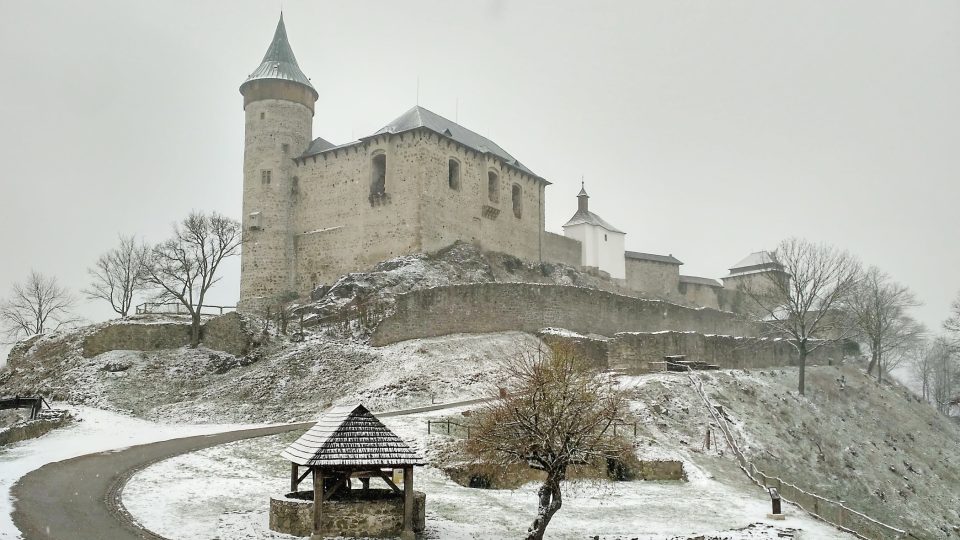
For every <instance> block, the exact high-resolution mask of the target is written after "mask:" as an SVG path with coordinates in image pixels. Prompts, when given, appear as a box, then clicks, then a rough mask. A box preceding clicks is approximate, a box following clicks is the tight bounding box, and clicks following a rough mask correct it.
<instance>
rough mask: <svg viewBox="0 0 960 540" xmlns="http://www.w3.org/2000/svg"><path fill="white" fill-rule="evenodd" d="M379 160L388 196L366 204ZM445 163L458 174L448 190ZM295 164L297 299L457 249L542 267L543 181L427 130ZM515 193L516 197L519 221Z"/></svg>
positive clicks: (385, 137)
mask: <svg viewBox="0 0 960 540" xmlns="http://www.w3.org/2000/svg"><path fill="white" fill-rule="evenodd" d="M379 154H383V155H384V156H385V157H386V180H385V188H386V189H385V191H386V195H385V196H382V197H377V198H371V195H370V193H371V191H370V187H371V183H372V180H373V174H374V173H373V171H374V169H373V158H374V156H376V155H379ZM451 160H454V161H455V162H456V163H457V165H458V169H459V175H458V178H457V181H456V182H455V183H454V187H451V182H450V175H449V167H450V161H451ZM298 163H299V165H298V167H297V171H296V177H297V179H298V182H297V188H298V189H297V193H296V194H295V197H294V210H293V212H294V215H295V219H294V222H293V223H294V225H293V228H294V233H295V235H294V237H295V254H296V275H297V282H296V290H297V291H298V292H301V293H302V292H304V291H309V290H311V289H312V288H314V287H315V286H317V285H320V284H328V285H329V284H330V283H332V282H334V281H335V280H336V279H337V278H339V277H340V276H341V275H343V274H346V273H348V272H354V271H360V270H364V269H366V268H369V267H371V266H373V265H374V264H376V263H378V262H380V261H383V260H385V259H389V258H392V257H396V256H398V255H403V254H408V253H415V252H419V251H435V250H438V249H441V248H444V247H446V246H449V245H450V244H452V243H454V242H455V241H457V240H462V241H467V242H471V243H474V244H477V245H479V246H480V247H482V248H483V249H487V250H492V251H498V252H502V253H507V254H510V255H513V256H516V257H519V258H521V259H524V260H528V261H539V260H541V245H540V243H541V241H540V236H541V232H542V230H543V182H542V181H541V180H539V179H535V178H533V177H530V176H528V175H525V174H521V173H519V172H517V171H516V170H515V169H513V168H511V167H507V166H504V165H502V164H501V162H500V161H499V159H496V158H493V157H491V156H489V155H487V154H480V153H477V152H475V151H472V150H469V149H467V148H464V147H463V146H461V145H459V144H456V143H454V142H452V141H450V140H449V139H447V138H445V137H441V136H439V135H437V134H434V133H432V132H430V131H429V130H425V129H419V130H414V131H411V132H406V133H400V134H396V135H382V136H379V137H375V138H373V139H371V140H369V141H365V142H363V143H358V144H355V145H352V146H349V147H345V148H343V149H340V150H335V151H332V152H326V153H324V154H321V155H317V156H311V157H308V158H305V159H303V160H302V161H298ZM490 172H493V173H495V174H496V175H497V178H498V179H499V182H498V183H499V191H498V192H497V195H496V196H495V197H494V198H495V199H496V201H495V202H494V201H490V200H489V196H488V191H487V187H488V176H487V175H488V173H490ZM514 186H516V187H517V189H518V190H519V194H520V197H519V201H518V202H519V205H518V207H517V212H515V211H514V204H513V191H514ZM517 214H519V217H518V215H517Z"/></svg>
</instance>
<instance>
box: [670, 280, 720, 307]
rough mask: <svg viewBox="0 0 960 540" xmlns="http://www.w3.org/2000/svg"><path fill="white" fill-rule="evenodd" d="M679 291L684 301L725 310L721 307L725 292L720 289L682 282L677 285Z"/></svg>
mask: <svg viewBox="0 0 960 540" xmlns="http://www.w3.org/2000/svg"><path fill="white" fill-rule="evenodd" d="M677 291H678V292H679V294H680V296H682V297H683V298H684V300H686V301H687V302H690V303H692V304H696V305H698V306H703V307H708V308H713V309H723V308H722V307H721V295H722V293H723V290H722V289H721V288H720V287H711V286H709V285H703V284H700V283H691V282H680V283H679V284H678V285H677Z"/></svg>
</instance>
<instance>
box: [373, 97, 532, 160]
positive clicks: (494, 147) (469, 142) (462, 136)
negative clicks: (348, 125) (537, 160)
mask: <svg viewBox="0 0 960 540" xmlns="http://www.w3.org/2000/svg"><path fill="white" fill-rule="evenodd" d="M417 128H427V129H429V130H430V131H433V132H435V133H439V134H440V135H444V136H446V137H449V138H451V139H453V140H454V141H457V142H458V143H460V144H462V145H464V146H466V147H468V148H472V149H474V150H476V151H478V152H486V153H490V154H493V155H495V156H497V157H498V158H500V159H502V160H503V161H504V162H505V163H506V164H507V165H509V166H511V167H514V168H516V169H519V170H521V171H523V172H525V173H527V174H529V175H530V176H534V177H537V178H540V177H539V176H537V174H536V173H534V172H533V171H531V170H530V169H528V168H527V167H526V165H524V164H522V163H520V161H518V160H517V158H515V157H513V156H512V155H510V153H509V152H507V151H506V150H504V149H503V148H501V147H500V146H499V145H498V144H497V143H495V142H493V141H491V140H490V139H488V138H486V137H484V136H483V135H480V134H478V133H475V132H473V131H470V130H469V129H467V128H465V127H463V126H461V125H460V124H458V123H456V122H454V121H452V120H448V119H446V118H444V117H442V116H440V115H439V114H437V113H435V112H433V111H430V110H427V109H425V108H423V107H421V106H419V105H417V106H415V107H414V108H412V109H410V110H409V111H407V112H405V113H403V114H402V115H400V116H399V117H398V118H397V119H395V120H394V121H393V122H390V123H389V124H387V125H385V126H383V127H382V128H380V130H378V131H377V132H376V133H374V134H373V135H370V137H376V136H377V135H383V134H384V133H391V134H392V133H402V132H404V131H410V130H413V129H417Z"/></svg>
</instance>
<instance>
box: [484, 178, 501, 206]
mask: <svg viewBox="0 0 960 540" xmlns="http://www.w3.org/2000/svg"><path fill="white" fill-rule="evenodd" d="M487 198H488V199H490V202H492V203H497V202H500V177H499V176H497V173H495V172H493V171H490V172H488V173H487Z"/></svg>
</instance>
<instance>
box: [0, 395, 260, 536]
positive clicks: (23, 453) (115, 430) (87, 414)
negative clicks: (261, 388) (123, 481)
mask: <svg viewBox="0 0 960 540" xmlns="http://www.w3.org/2000/svg"><path fill="white" fill-rule="evenodd" d="M53 405H54V407H58V408H66V409H68V410H70V411H71V412H72V413H73V414H74V416H76V417H77V418H78V420H79V421H78V422H75V423H72V424H70V425H69V426H67V427H64V428H61V429H57V430H54V431H52V432H50V433H47V434H46V435H44V436H42V437H39V438H36V439H31V440H29V441H23V442H20V443H15V444H12V445H10V446H6V447H3V448H0V493H2V495H0V538H3V539H15V538H20V533H19V531H18V530H17V529H16V527H14V525H13V521H12V520H11V518H10V512H11V511H12V509H13V501H12V500H11V498H10V487H11V486H13V484H15V483H16V481H17V480H18V479H19V478H20V477H21V476H23V475H24V474H26V473H28V472H30V471H32V470H34V469H37V468H39V467H41V466H43V465H45V464H47V463H52V462H55V461H62V460H64V459H70V458H73V457H77V456H81V455H84V454H90V453H94V452H104V451H110V450H116V449H120V448H125V447H128V446H134V445H138V444H145V443H150V442H155V441H161V440H165V439H173V438H177V437H186V436H189V435H202V434H206V433H216V432H219V431H228V430H232V429H240V428H243V427H249V426H242V425H226V424H212V425H188V426H185V425H171V424H157V423H155V422H148V421H145V420H138V419H136V418H130V417H128V416H124V415H121V414H117V413H113V412H107V411H103V410H99V409H94V408H90V407H82V406H69V405H64V404H58V403H54V404H53Z"/></svg>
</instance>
